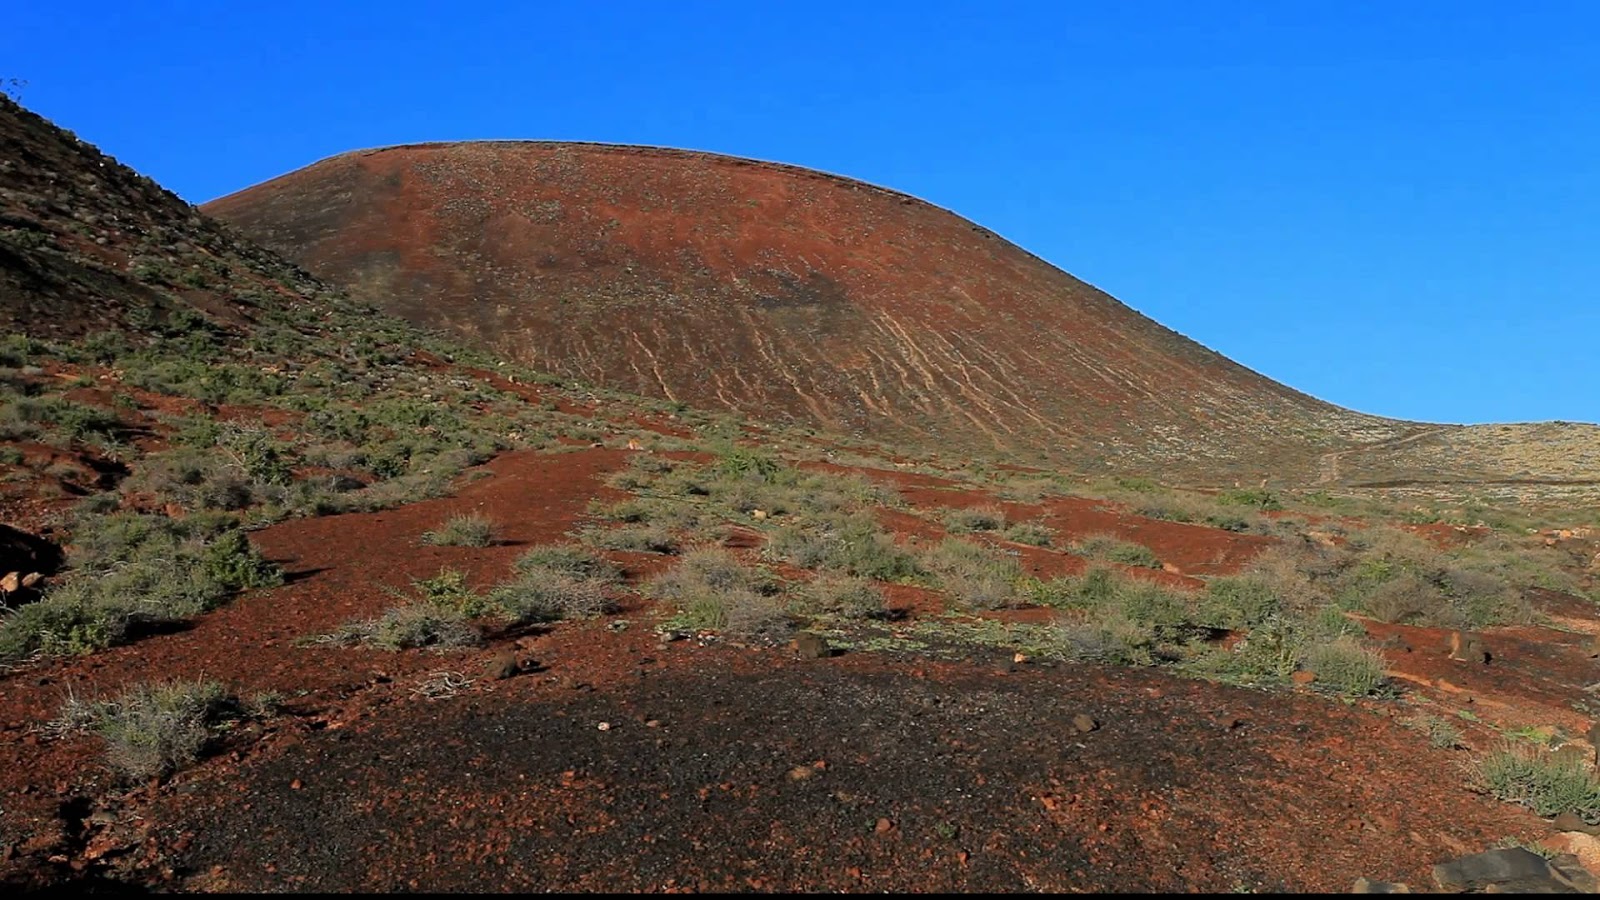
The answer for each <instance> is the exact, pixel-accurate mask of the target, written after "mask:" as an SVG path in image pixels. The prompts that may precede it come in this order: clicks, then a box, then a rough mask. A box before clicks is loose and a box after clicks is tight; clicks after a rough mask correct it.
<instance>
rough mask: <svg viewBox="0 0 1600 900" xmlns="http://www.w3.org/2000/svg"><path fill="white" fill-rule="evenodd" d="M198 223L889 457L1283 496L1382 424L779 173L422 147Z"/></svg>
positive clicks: (591, 151) (856, 189) (878, 197)
mask: <svg viewBox="0 0 1600 900" xmlns="http://www.w3.org/2000/svg"><path fill="white" fill-rule="evenodd" d="M203 208H204V210H205V211H206V212H207V213H209V214H211V215H214V216H217V217H219V218H221V219H223V220H224V221H227V222H229V223H231V224H234V225H236V226H238V227H239V228H240V229H241V230H243V231H244V233H245V234H247V235H249V236H251V237H253V238H255V239H257V240H259V241H261V242H262V243H264V244H265V245H267V246H268V247H270V248H273V249H275V250H278V251H280V252H282V253H284V254H286V255H287V256H289V257H290V258H292V259H294V260H296V261H297V262H299V263H301V264H302V265H304V266H306V267H307V268H308V269H310V270H311V271H313V272H315V273H317V274H318V275H319V276H321V277H323V278H326V279H329V280H331V281H333V282H335V283H340V284H343V285H344V286H346V287H347V288H348V289H349V290H350V291H351V292H352V293H353V294H354V295H356V296H357V297H358V298H361V299H364V300H367V301H369V302H372V303H374V304H376V305H378V306H379V307H380V308H384V309H386V310H387V311H391V312H396V313H399V314H401V315H403V316H405V317H407V318H409V319H412V320H413V321H416V322H419V323H423V324H426V325H430V326H439V327H443V328H446V329H449V330H452V331H455V332H457V333H459V334H462V335H465V336H467V337H468V338H470V339H472V340H475V341H477V342H479V343H481V344H484V345H486V346H488V347H491V348H493V349H494V350H495V351H497V352H499V353H501V354H502V355H505V356H508V357H514V358H518V359H520V360H521V361H523V362H525V363H528V364H530V365H533V366H536V367H538V368H541V369H544V370H548V371H551V372H556V373H560V374H564V375H569V376H575V377H579V378H582V379H585V380H588V381H591V382H593V383H598V384H603V385H606V386H609V387H613V388H618V389H622V390H626V391H629V392H634V393H639V394H644V395H648V396H656V397H664V398H668V399H672V400H681V401H684V402H687V403H689V404H691V405H695V406H699V407H705V408H716V407H724V408H730V409H735V410H739V411H742V412H744V413H747V414H751V415H753V416H755V417H756V418H764V419H769V420H773V419H787V420H791V421H797V422H802V423H809V424H813V425H819V426H825V427H828V428H833V429H839V430H848V431H853V432H856V433H861V434H865V435H868V436H871V437H874V438H880V439H887V440H890V441H894V442H897V443H900V444H902V445H906V446H913V447H917V446H920V447H928V446H937V447H940V448H941V449H949V448H951V447H965V448H972V449H979V450H994V449H996V448H1000V449H1005V450H1010V451H1020V452H1023V453H1025V454H1027V456H1028V457H1029V458H1032V459H1051V460H1058V461H1059V460H1066V459H1072V460H1076V461H1078V462H1088V463H1094V462H1098V463H1101V464H1104V465H1118V464H1124V463H1126V464H1132V463H1135V462H1142V463H1144V464H1146V465H1148V464H1151V463H1160V462H1164V461H1170V462H1173V463H1182V462H1184V461H1190V462H1193V461H1200V460H1208V461H1210V462H1211V464H1212V471H1210V472H1209V473H1207V474H1210V475H1212V476H1215V475H1216V474H1217V473H1216V465H1217V464H1218V463H1219V462H1220V463H1230V464H1232V463H1236V464H1238V466H1239V467H1240V468H1239V471H1241V472H1244V471H1248V472H1251V473H1259V474H1263V475H1265V474H1271V475H1273V476H1274V477H1279V478H1291V479H1292V478H1293V477H1295V476H1296V475H1297V474H1298V475H1309V474H1310V473H1309V472H1300V473H1297V472H1291V471H1287V470H1286V467H1292V466H1294V465H1299V464H1300V463H1297V462H1294V460H1296V459H1301V458H1303V457H1304V456H1305V451H1306V449H1307V448H1308V447H1313V445H1320V443H1327V444H1328V445H1329V448H1331V447H1333V446H1335V445H1338V444H1339V443H1340V439H1339V438H1338V437H1337V434H1338V433H1339V432H1340V430H1341V429H1342V428H1344V427H1346V426H1350V425H1353V424H1361V425H1365V426H1368V427H1375V426H1380V425H1382V422H1381V420H1375V419H1370V418H1368V417H1364V416H1358V415H1356V414H1354V413H1349V412H1348V411H1345V410H1340V409H1338V408H1337V407H1333V406H1330V405H1328V404H1325V403H1322V402H1320V401H1317V400H1315V399H1313V398H1311V397H1308V396H1305V395H1303V394H1300V393H1298V392H1296V391H1293V390H1291V389H1289V388H1287V387H1285V386H1283V385H1280V384H1277V383H1276V382H1273V381H1271V380H1269V379H1266V378H1263V377H1261V376H1260V375H1257V374H1256V373H1254V372H1251V371H1249V370H1247V369H1245V368H1243V367H1241V366H1239V365H1237V364H1235V363H1233V362H1231V361H1229V360H1227V359H1226V358H1224V357H1222V356H1220V355H1218V354H1216V353H1214V352H1212V351H1210V350H1207V349H1206V348H1204V347H1201V346H1200V345H1198V344H1196V343H1194V342H1192V341H1190V340H1188V339H1186V338H1184V337H1182V336H1181V335H1178V334H1176V333H1174V332H1172V331H1170V330H1168V329H1166V328H1163V327H1162V326H1160V325H1158V324H1157V323H1155V322H1153V321H1151V320H1149V319H1147V318H1145V317H1144V316H1141V315H1139V314H1138V313H1137V312H1135V311H1133V310H1132V309H1129V308H1128V307H1126V306H1124V305H1122V304H1121V303H1119V302H1117V301H1116V300H1115V299H1113V298H1112V297H1110V296H1108V295H1106V294H1105V293H1103V292H1101V291H1099V290H1096V289H1095V288H1093V287H1091V286H1090V285H1088V284H1085V283H1084V282H1082V281H1079V280H1078V279H1076V278H1073V277H1072V276H1071V275H1068V274H1067V273H1065V272H1063V271H1061V270H1059V269H1057V268H1055V267H1054V266H1051V265H1050V264H1048V263H1046V262H1044V261H1043V260H1040V259H1039V258H1037V257H1035V256H1033V255H1031V254H1029V253H1027V252H1026V251H1023V250H1022V249H1020V248H1018V247H1017V246H1015V245H1013V244H1011V243H1009V242H1007V241H1005V240H1004V239H1002V238H1000V237H998V236H997V235H995V234H993V233H992V232H989V231H987V230H985V229H983V228H981V227H979V226H977V225H974V224H973V223H971V222H969V221H967V220H965V219H962V218H960V217H959V216H956V215H954V214H952V213H950V212H948V211H945V210H943V209H939V208H938V207H935V206H932V205H930V204H928V203H926V202H923V201H921V200H918V199H916V198H914V197H910V196H907V195H905V194H901V193H898V192H895V191H891V190H886V189H883V188H879V187H875V186H872V185H869V184H864V183H862V182H859V181H853V180H850V179H847V178H841V177H837V176H833V175H826V174H823V173H820V172H815V171H810V170H806V169H801V168H797V167H793V166H785V165H776V164H771V163H762V162H755V161H752V160H746V159H738V158H733V157H726V156H717V155H713V154H707V153H694V152H685V151H677V150H665V149H654V148H643V147H618V146H605V145H593V144H565V143H549V142H484V143H462V144H422V145H410V146H402V147H394V148H388V149H382V150H370V151H361V152H355V153H347V154H344V155H341V156H336V157H333V158H331V159H327V160H324V161H322V162H319V163H316V164H315V165H312V166H309V167H307V168H305V169H301V170H299V171H296V172H293V173H290V174H288V175H284V176H282V177H280V178H276V179H273V180H271V181H268V182H266V183H264V184H261V185H257V186H255V187H252V188H249V189H247V190H244V191H241V192H239V193H236V194H233V195H230V196H228V197H224V198H222V199H219V200H215V201H213V202H211V203H208V204H206V205H205V206H204V207H203ZM1312 433H1316V434H1320V435H1322V437H1316V438H1308V437H1307V435H1309V434H1312ZM1284 446H1292V447H1294V448H1296V449H1297V450H1298V451H1299V452H1298V453H1294V454H1289V455H1288V456H1285V455H1284V454H1282V453H1276V454H1275V452H1274V447H1279V448H1281V447H1284ZM1313 449H1315V448H1313ZM1324 449H1326V448H1324ZM1236 474H1237V473H1236Z"/></svg>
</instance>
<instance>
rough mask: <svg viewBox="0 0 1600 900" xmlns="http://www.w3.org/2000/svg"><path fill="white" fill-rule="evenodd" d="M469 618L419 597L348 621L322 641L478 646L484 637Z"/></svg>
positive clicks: (392, 647) (385, 647)
mask: <svg viewBox="0 0 1600 900" xmlns="http://www.w3.org/2000/svg"><path fill="white" fill-rule="evenodd" d="M466 618H467V617H466V616H464V615H463V614H461V613H460V612H456V611H454V610H450V609H448V608H444V607H440V606H436V605H434V604H432V603H428V602H423V601H419V602H415V603H408V604H405V605H403V606H396V607H393V608H391V609H388V610H386V611H384V613H383V615H381V616H379V617H377V618H375V619H368V620H366V621H363V622H352V623H350V624H348V625H344V626H342V627H340V629H339V630H338V631H336V632H334V633H333V634H331V635H327V636H326V637H324V638H322V639H320V641H319V642H321V643H329V644H333V645H335V646H350V645H354V644H365V645H368V646H372V647H377V648H379V649H382V650H409V649H414V648H421V647H427V648H431V649H435V650H448V649H452V648H456V647H475V646H477V645H478V644H480V643H482V641H483V639H482V636H481V635H480V634H479V633H478V630H477V629H476V628H473V627H472V626H471V625H470V624H468V623H467V621H466Z"/></svg>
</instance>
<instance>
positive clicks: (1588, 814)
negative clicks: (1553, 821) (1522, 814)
mask: <svg viewBox="0 0 1600 900" xmlns="http://www.w3.org/2000/svg"><path fill="white" fill-rule="evenodd" d="M1478 776H1479V780H1480V781H1481V783H1482V786H1483V788H1484V789H1485V790H1486V791H1487V792H1488V793H1489V794H1491V795H1493V796H1494V797H1495V798H1497V799H1500V800H1505V801H1507V802H1510V803H1519V804H1521V805H1523V806H1526V807H1528V808H1529V809H1531V810H1533V811H1534V813H1535V814H1537V815H1540V816H1545V817H1547V818H1548V817H1550V816H1557V815H1560V814H1561V813H1564V812H1570V813H1576V814H1577V815H1579V816H1581V817H1583V819H1584V821H1586V822H1590V823H1595V822H1600V779H1597V778H1596V777H1595V773H1594V772H1593V771H1592V770H1591V769H1590V768H1589V767H1588V766H1587V765H1586V764H1584V762H1583V761H1582V760H1579V759H1573V758H1572V757H1570V756H1557V755H1554V754H1551V753H1548V752H1546V751H1544V750H1540V749H1539V748H1536V747H1529V746H1526V745H1519V744H1509V745H1507V746H1506V747H1504V748H1503V749H1500V750H1497V751H1495V752H1493V753H1491V754H1489V755H1488V756H1487V757H1485V758H1484V760H1483V762H1482V764H1481V765H1480V766H1479V768H1478Z"/></svg>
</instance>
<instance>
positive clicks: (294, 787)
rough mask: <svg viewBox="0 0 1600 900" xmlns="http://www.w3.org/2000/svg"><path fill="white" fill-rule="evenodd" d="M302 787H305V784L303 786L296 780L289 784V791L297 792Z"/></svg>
mask: <svg viewBox="0 0 1600 900" xmlns="http://www.w3.org/2000/svg"><path fill="white" fill-rule="evenodd" d="M303 787H305V784H303V783H302V782H301V781H300V779H298V778H296V779H295V780H293V781H291V782H289V790H291V791H298V790H300V789H301V788H303Z"/></svg>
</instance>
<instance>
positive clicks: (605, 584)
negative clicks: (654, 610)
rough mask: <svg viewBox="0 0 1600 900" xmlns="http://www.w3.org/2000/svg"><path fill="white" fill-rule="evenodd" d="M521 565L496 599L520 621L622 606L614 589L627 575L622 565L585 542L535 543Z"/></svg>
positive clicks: (567, 616) (497, 591) (498, 589)
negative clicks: (581, 544) (594, 551)
mask: <svg viewBox="0 0 1600 900" xmlns="http://www.w3.org/2000/svg"><path fill="white" fill-rule="evenodd" d="M515 569H516V572H517V574H516V576H515V577H513V578H512V579H511V580H510V581H507V582H505V583H503V584H500V585H498V586H497V587H495V589H494V591H493V592H491V594H490V599H491V600H492V601H493V602H494V605H495V606H496V607H497V608H498V609H499V610H500V611H501V612H502V613H503V614H505V615H506V616H507V617H509V618H510V619H511V620H512V621H513V622H516V623H518V624H525V623H529V622H553V621H557V620H560V619H573V618H592V617H594V616H600V615H605V614H607V613H610V612H614V611H615V610H616V608H617V605H616V603H615V602H613V601H612V600H611V598H610V596H609V594H608V590H609V588H611V587H612V586H613V585H615V584H616V583H618V582H619V581H620V580H621V572H620V570H618V569H617V567H616V566H614V565H612V564H611V563H610V562H608V561H606V560H603V559H600V558H598V557H596V556H594V555H593V554H592V553H590V552H589V551H587V550H585V549H584V548H582V547H574V546H571V545H550V546H545V547H535V548H533V549H532V550H529V551H528V552H527V553H524V554H523V555H522V556H521V558H519V559H518V560H517V562H516V565H515Z"/></svg>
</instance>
